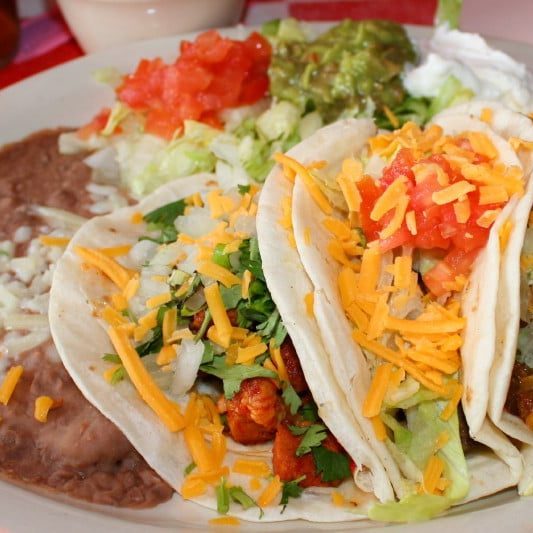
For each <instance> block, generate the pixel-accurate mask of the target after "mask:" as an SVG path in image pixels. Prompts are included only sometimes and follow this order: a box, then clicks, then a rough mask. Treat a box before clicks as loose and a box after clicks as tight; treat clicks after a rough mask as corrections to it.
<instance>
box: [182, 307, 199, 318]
mask: <svg viewBox="0 0 533 533" xmlns="http://www.w3.org/2000/svg"><path fill="white" fill-rule="evenodd" d="M200 309H201V307H200V308H199V309H189V308H188V307H186V306H184V307H182V308H181V310H180V316H181V317H183V318H190V317H191V316H194V315H195V314H196V313H198V311H200Z"/></svg>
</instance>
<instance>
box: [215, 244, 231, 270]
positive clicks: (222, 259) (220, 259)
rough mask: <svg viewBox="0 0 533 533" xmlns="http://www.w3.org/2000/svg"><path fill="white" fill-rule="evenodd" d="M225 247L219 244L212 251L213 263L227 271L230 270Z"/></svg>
mask: <svg viewBox="0 0 533 533" xmlns="http://www.w3.org/2000/svg"><path fill="white" fill-rule="evenodd" d="M225 249H226V245H225V244H223V243H219V244H217V245H216V246H215V249H214V250H213V263H216V264H217V265H220V266H221V267H224V268H226V269H228V270H231V263H230V261H229V254H227V253H225V252H224V250H225Z"/></svg>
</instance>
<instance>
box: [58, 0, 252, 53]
mask: <svg viewBox="0 0 533 533" xmlns="http://www.w3.org/2000/svg"><path fill="white" fill-rule="evenodd" d="M58 3H59V6H60V8H61V10H62V12H63V15H64V16H65V19H66V21H67V23H68V25H69V26H70V29H71V30H72V32H73V33H74V36H75V37H76V39H77V40H78V42H79V44H80V46H81V47H82V48H83V49H84V50H85V52H87V53H89V52H95V51H97V50H102V49H104V48H108V47H110V46H114V45H118V44H123V43H127V42H130V41H138V40H142V39H150V38H155V37H163V36H166V35H174V34H177V33H184V32H188V31H195V30H201V29H207V28H215V27H221V26H230V25H233V24H235V23H237V22H238V21H239V18H240V15H241V12H242V6H243V3H244V0H58Z"/></svg>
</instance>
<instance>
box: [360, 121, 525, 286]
mask: <svg viewBox="0 0 533 533" xmlns="http://www.w3.org/2000/svg"><path fill="white" fill-rule="evenodd" d="M403 131H404V132H408V131H411V133H410V134H409V135H412V136H413V137H414V138H416V137H417V136H419V139H420V146H418V147H416V148H407V147H404V148H399V149H397V152H396V155H394V157H393V158H392V161H391V162H390V164H389V165H388V166H387V167H386V168H385V170H384V172H383V176H382V178H381V179H380V180H379V181H374V180H373V179H372V178H371V177H369V176H366V177H363V179H361V180H360V181H359V182H358V183H357V188H358V190H359V193H360V195H361V212H360V217H361V225H362V229H363V231H364V233H365V236H366V238H367V240H368V241H376V240H377V241H379V248H380V251H381V252H386V251H388V250H393V249H396V248H398V247H400V246H410V247H413V248H414V249H415V250H418V251H420V252H421V254H422V256H424V254H428V252H431V254H430V255H429V257H430V258H431V259H430V261H429V263H430V265H431V267H430V268H426V269H424V272H422V274H423V280H424V283H425V285H426V287H427V288H428V289H429V290H430V291H431V292H432V293H433V294H434V295H435V296H441V295H443V294H445V293H446V292H449V291H450V290H454V289H455V286H454V283H456V282H457V281H458V277H460V276H465V275H468V273H469V272H470V268H471V266H472V263H473V262H474V260H475V258H476V257H477V255H478V253H479V251H480V250H481V249H482V248H483V247H484V246H485V244H486V242H487V239H488V237H489V232H490V228H491V226H492V223H493V222H494V220H495V219H496V216H497V215H498V214H499V212H500V211H501V209H502V207H503V206H504V205H505V204H506V203H507V200H508V199H509V197H510V196H511V194H512V193H513V192H518V190H519V188H520V184H519V182H517V181H516V178H517V177H518V174H517V175H516V176H512V175H511V174H509V176H508V181H506V180H505V178H504V176H503V173H502V172H503V170H502V169H501V168H500V167H499V166H498V164H497V163H496V157H497V151H496V149H495V147H494V146H493V145H492V143H491V141H490V139H488V138H487V137H486V136H484V135H483V134H481V133H477V132H465V133H464V134H461V135H459V136H456V137H446V136H442V130H441V129H440V128H439V126H432V127H431V128H428V129H427V130H426V133H425V135H426V137H427V139H428V140H431V137H432V136H434V137H435V139H434V144H433V145H432V146H431V150H430V151H428V150H424V149H421V146H422V145H423V143H424V141H423V140H422V137H420V135H421V132H420V130H419V129H418V127H417V126H416V125H414V124H412V123H411V124H407V125H406V126H404V128H403ZM400 135H401V134H400ZM384 137H385V136H383V138H384ZM376 139H377V140H376V143H375V145H374V150H377V151H379V150H380V149H381V147H380V143H381V142H382V141H380V140H379V137H378V138H376ZM432 142H433V141H432ZM428 146H429V144H428ZM514 170H517V169H514ZM514 170H513V169H511V170H510V171H509V172H511V173H512V172H514ZM490 173H492V177H491V178H490V180H489V178H488V177H487V176H489V174H490ZM500 175H501V176H500ZM487 180H488V181H487ZM491 180H492V181H491ZM484 183H501V185H484ZM513 188H515V189H516V191H515V190H514V189H513ZM398 199H400V200H398ZM402 201H403V203H402ZM387 202H390V206H389V204H388V203H387ZM379 204H381V205H386V206H387V207H385V208H384V209H383V208H381V209H380V208H377V207H376V206H378V205H379ZM398 215H400V217H398Z"/></svg>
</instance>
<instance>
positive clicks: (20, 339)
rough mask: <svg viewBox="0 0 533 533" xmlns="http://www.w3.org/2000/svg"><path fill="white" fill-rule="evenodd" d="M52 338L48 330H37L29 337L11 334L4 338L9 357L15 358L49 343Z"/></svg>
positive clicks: (29, 334) (28, 335)
mask: <svg viewBox="0 0 533 533" xmlns="http://www.w3.org/2000/svg"><path fill="white" fill-rule="evenodd" d="M49 337H50V332H49V331H48V330H43V329H40V330H35V331H32V332H31V333H28V334H27V335H18V334H16V333H15V332H10V333H8V334H7V335H6V336H5V337H4V345H5V347H6V349H7V353H8V355H9V356H11V357H14V356H16V355H18V354H20V353H22V352H27V351H28V350H31V349H32V348H36V347H37V346H40V345H41V344H43V342H45V341H47V340H48V339H49Z"/></svg>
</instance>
